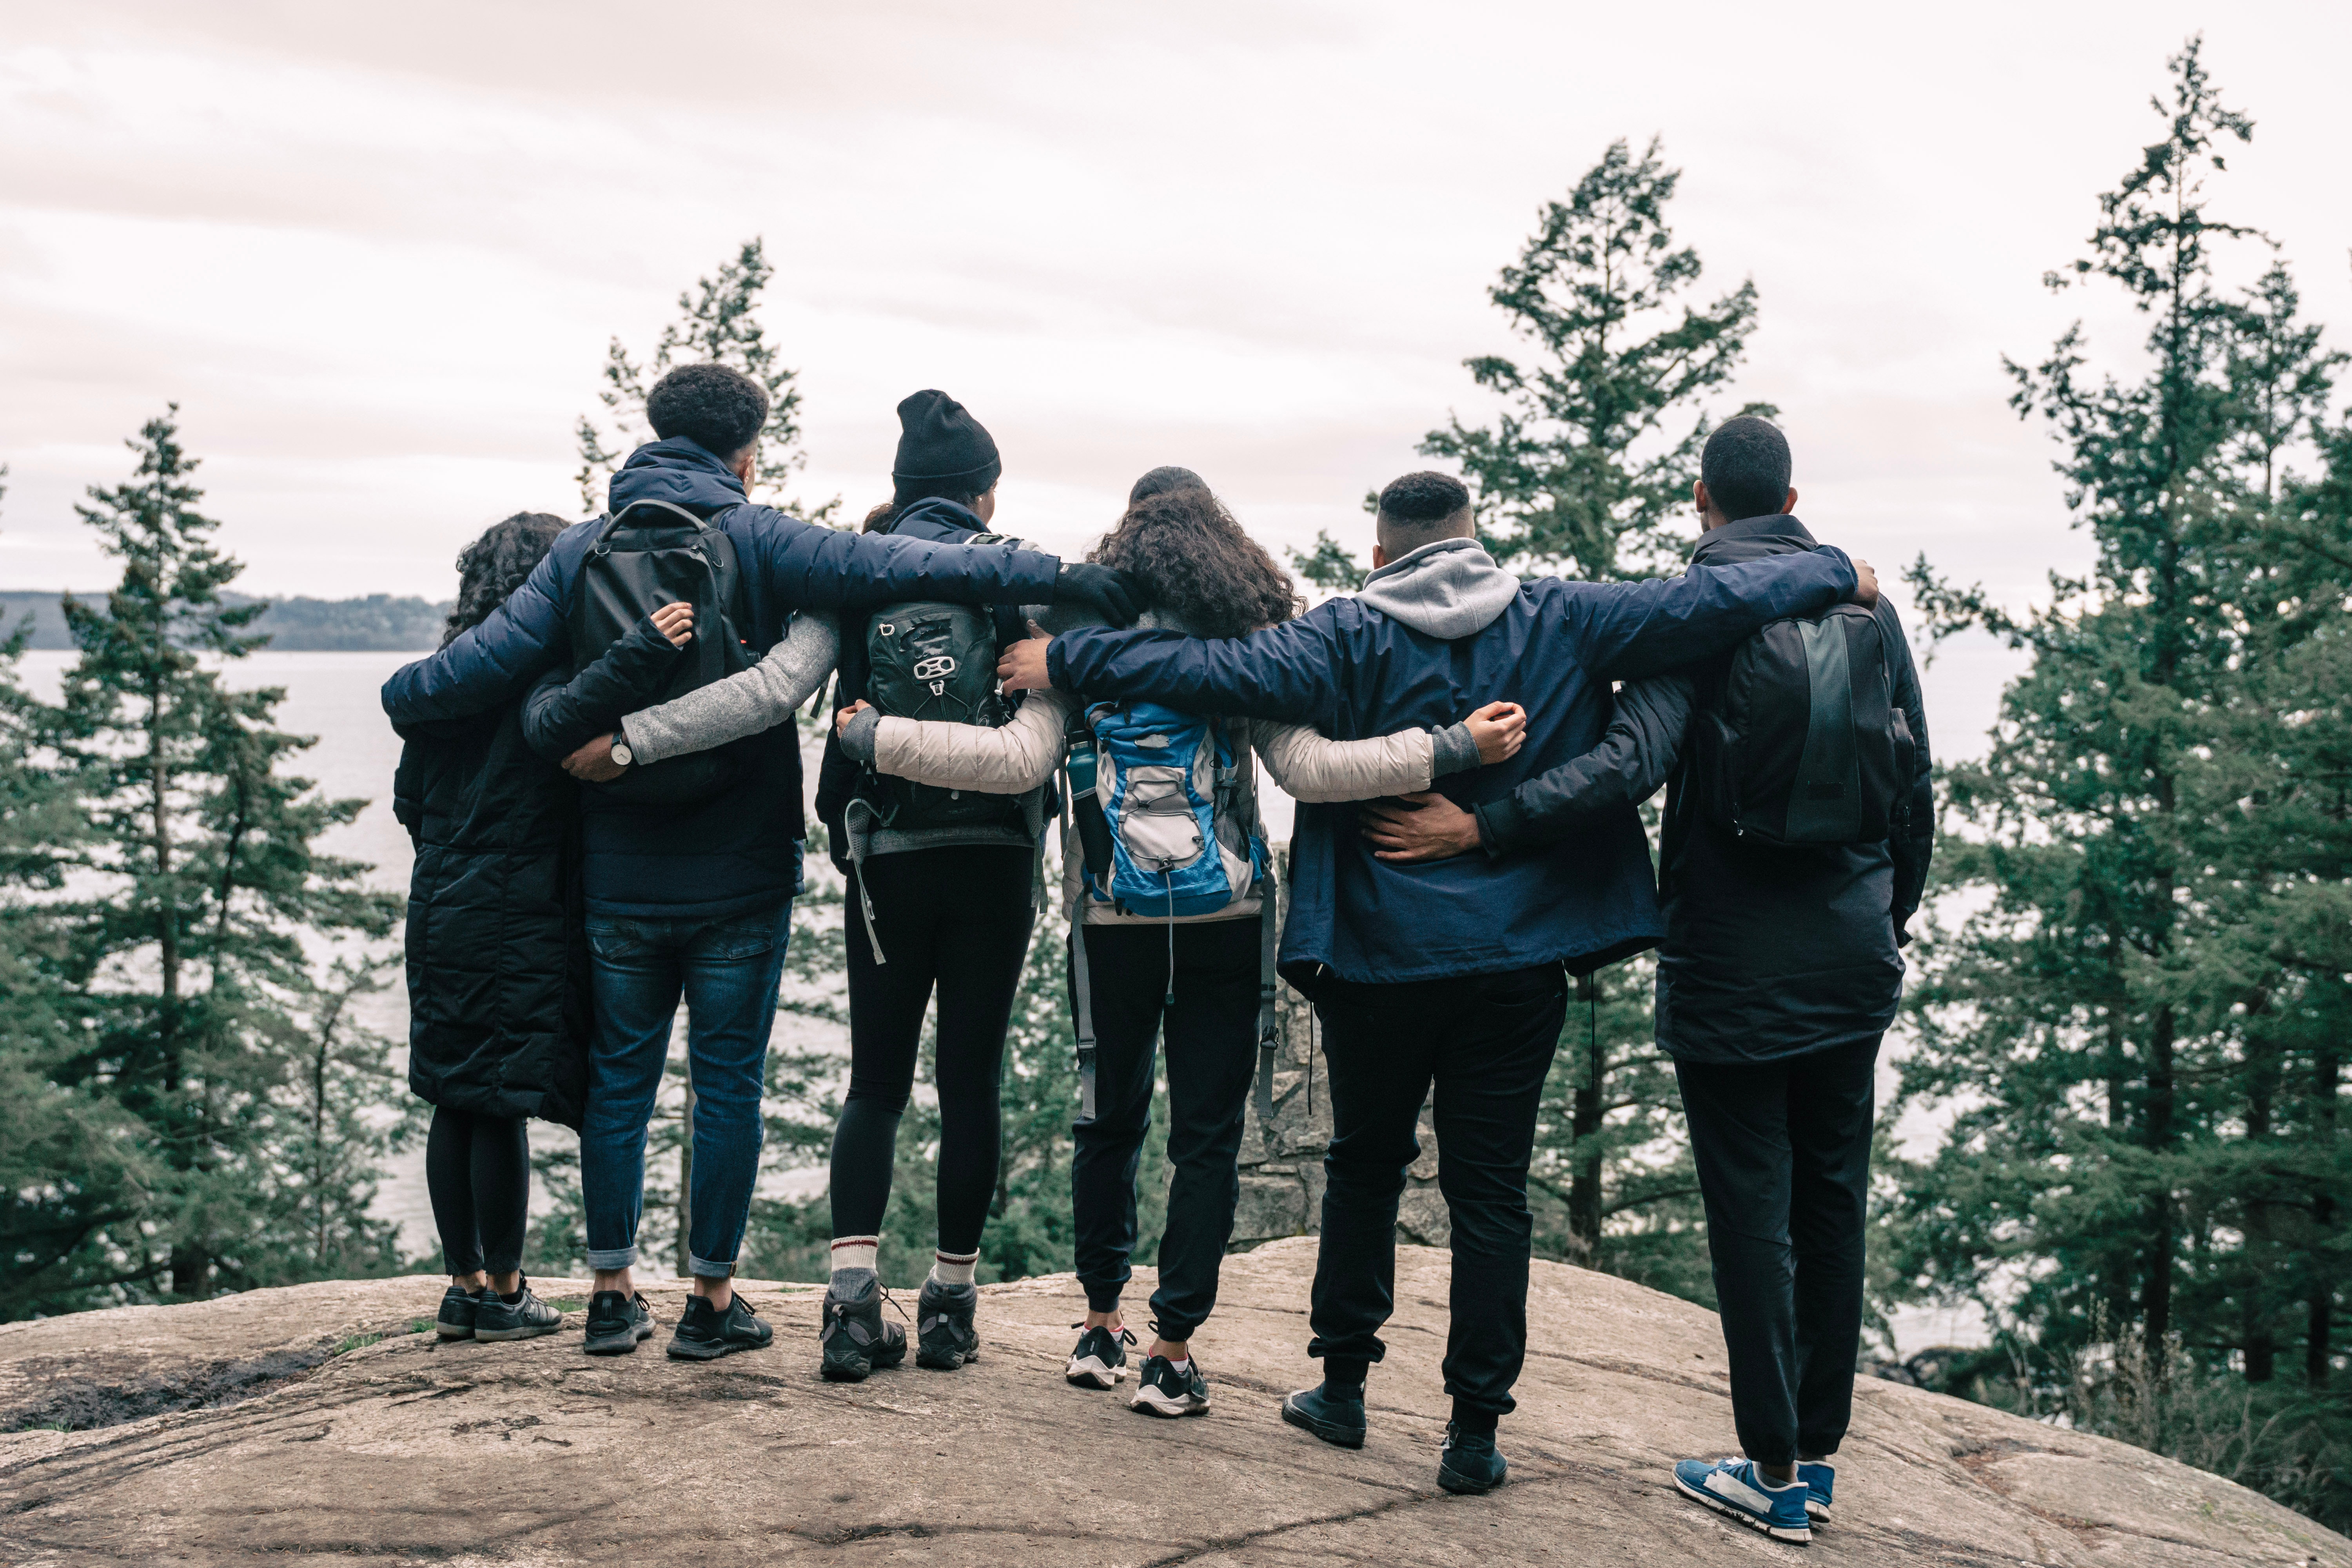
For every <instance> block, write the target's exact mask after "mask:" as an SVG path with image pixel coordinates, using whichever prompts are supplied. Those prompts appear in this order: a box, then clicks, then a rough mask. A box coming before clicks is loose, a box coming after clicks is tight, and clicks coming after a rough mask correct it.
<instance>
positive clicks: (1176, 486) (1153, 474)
mask: <svg viewBox="0 0 2352 1568" xmlns="http://www.w3.org/2000/svg"><path fill="white" fill-rule="evenodd" d="M1208 488H1209V481H1208V480H1206V479H1202V477H1201V476H1200V475H1198V474H1196V473H1194V472H1193V471H1192V469H1190V468H1178V467H1177V466H1176V465H1175V464H1173V463H1163V464H1161V465H1160V467H1159V468H1154V469H1152V470H1151V471H1150V473H1148V474H1146V475H1144V476H1143V477H1142V478H1141V479H1138V480H1136V481H1135V488H1134V489H1131V490H1129V491H1128V492H1127V504H1128V505H1129V506H1133V505H1134V504H1135V503H1136V502H1138V501H1139V500H1150V499H1151V498H1152V497H1153V496H1159V495H1166V494H1167V493H1168V492H1169V491H1170V490H1181V489H1203V490H1204V489H1208Z"/></svg>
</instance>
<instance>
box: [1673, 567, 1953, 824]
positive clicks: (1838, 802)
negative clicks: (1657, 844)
mask: <svg viewBox="0 0 2352 1568" xmlns="http://www.w3.org/2000/svg"><path fill="white" fill-rule="evenodd" d="M1690 751H1691V772H1690V774H1689V778H1690V782H1691V787H1692V789H1693V790H1694V791H1695V793H1696V797H1697V803H1698V809H1699V811H1700V814H1701V815H1702V816H1705V817H1706V819H1707V820H1708V821H1710V822H1713V823H1714V824H1716V825H1717V826H1719V827H1726V828H1728V829H1730V830H1731V831H1732V832H1733V833H1734V834H1737V835H1738V836H1739V837H1743V838H1748V839H1754V840H1758V841H1760V842H1762V843H1766V844H1775V845H1788V846H1808V847H1811V846H1824V845H1838V844H1875V843H1878V842H1880V841H1882V840H1884V839H1885V837H1887V836H1888V835H1889V834H1890V833H1891V832H1893V831H1894V829H1895V827H1896V826H1899V825H1900V824H1901V822H1902V821H1903V819H1904V816H1906V813H1907V811H1908V809H1909V801H1910V783H1911V758H1912V741H1911V725H1910V723H1909V721H1907V720H1906V719H1905V718H1904V717H1903V711H1902V710H1901V709H1899V708H1897V707H1895V703H1894V700H1893V679H1892V677H1891V675H1890V673H1889V667H1888V661H1887V657H1886V642H1885V631H1884V629H1883V628H1882V627H1881V626H1880V625H1879V621H1878V617H1877V616H1875V615H1874V614H1873V613H1872V612H1871V611H1870V610H1869V609H1868V608H1866V607H1865V606H1864V605H1833V606H1832V607H1831V608H1830V609H1828V610H1825V611H1823V612H1822V614H1820V615H1818V616H1792V617H1790V619H1788V620H1784V621H1774V622H1772V623H1771V624H1769V626H1765V627H1764V628H1763V629H1762V630H1761V631H1759V632H1758V633H1757V634H1756V635H1755V636H1754V637H1749V638H1748V640H1747V641H1746V642H1744V643H1742V644H1740V645H1739V646H1738V647H1737V648H1735V649H1733V650H1732V654H1731V658H1730V661H1729V663H1728V665H1727V668H1725V670H1724V673H1723V677H1722V682H1721V684H1720V686H1719V687H1717V688H1716V689H1713V690H1710V691H1706V692H1704V693H1703V694H1702V697H1701V700H1700V702H1699V704H1698V713H1697V715H1696V721H1694V723H1693V724H1692V726H1691V742H1690Z"/></svg>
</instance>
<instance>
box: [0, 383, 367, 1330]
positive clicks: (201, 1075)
mask: <svg viewBox="0 0 2352 1568" xmlns="http://www.w3.org/2000/svg"><path fill="white" fill-rule="evenodd" d="M131 447H132V449H133V450H134V451H135V452H137V453H138V455H139V462H138V466H137V469H136V472H135V473H134V475H133V477H132V479H131V481H130V482H129V483H127V484H123V485H119V486H114V487H111V488H104V489H100V488H93V489H91V491H90V500H91V504H89V505H88V506H84V507H82V508H81V509H80V511H81V514H82V517H83V519H84V521H87V522H88V523H89V525H90V526H91V527H92V528H93V529H94V530H96V531H97V532H98V534H99V537H100V543H101V546H102V548H104V549H105V551H106V552H107V553H108V554H110V555H111V556H113V557H114V558H115V559H117V560H119V561H121V563H122V567H123V570H122V580H121V585H120V586H119V587H118V588H117V589H116V590H115V591H114V592H113V593H112V594H111V595H110V596H109V599H108V602H107V605H106V607H105V609H104V611H103V612H100V611H99V610H97V609H95V608H93V607H91V606H89V605H83V604H81V603H80V602H79V601H76V600H73V599H70V598H69V599H68V600H67V601H66V602H65V605H64V608H65V613H66V616H67V620H68V625H69V626H70V627H71V628H72V631H73V634H74V637H75V640H76V642H77V645H78V646H79V648H80V650H81V657H80V658H79V660H78V661H77V662H76V663H75V664H74V665H73V666H72V668H69V669H68V671H67V674H66V678H65V683H64V694H63V697H62V700H61V701H60V702H59V704H58V706H57V707H55V708H40V707H36V706H32V705H21V704H20V705H16V707H15V708H14V711H15V712H16V713H17V714H18V715H19V716H20V722H19V724H18V725H17V729H16V734H15V735H13V736H12V742H14V744H13V747H12V750H14V753H15V759H16V765H17V766H18V767H19V768H20V769H22V770H23V771H24V773H25V776H26V778H27V780H28V781H29V782H28V784H27V787H28V788H31V789H37V790H38V791H40V792H44V793H46V794H47V795H48V796H49V798H50V801H51V804H52V805H56V804H57V803H58V802H60V801H62V800H64V799H68V798H69V799H70V800H71V801H72V803H73V805H74V808H75V813H76V816H77V817H78V818H79V820H78V821H77V822H75V823H74V824H72V825H71V830H70V832H69V833H68V831H67V829H66V828H64V827H59V828H58V829H56V830H53V831H51V832H49V833H48V834H47V835H46V837H47V844H46V845H45V846H40V847H36V848H35V849H34V850H33V851H32V853H33V855H34V856H35V857H36V860H35V865H36V867H37V872H36V875H35V877H34V878H33V880H36V881H39V880H42V879H51V878H54V877H55V876H56V875H57V874H58V873H62V874H63V877H64V880H63V882H62V883H61V884H53V885H55V887H56V891H55V893H54V895H53V896H50V897H47V898H44V899H38V900H32V901H29V902H26V903H22V904H19V905H18V906H17V907H16V909H15V910H12V911H11V913H12V918H13V919H14V920H15V921H16V922H18V925H19V929H21V930H23V931H27V932H31V933H34V935H33V940H31V941H30V942H20V943H19V945H18V948H17V952H18V953H19V954H20V955H29V959H30V962H31V963H33V964H34V965H35V966H36V968H37V972H38V973H40V974H41V975H42V976H43V977H44V979H45V981H47V982H50V983H52V984H53V985H54V989H53V990H47V1002H46V1003H45V1004H37V1005H43V1006H44V1007H45V1011H46V1021H45V1020H44V1017H43V1016H40V1015H34V1016H30V1017H29V1018H28V1019H27V1020H26V1023H25V1025H24V1026H23V1027H24V1029H25V1032H24V1033H23V1034H22V1035H21V1036H19V1035H17V1034H16V1032H15V1027H14V1025H15V1020H12V1030H11V1037H10V1039H9V1042H8V1044H9V1047H10V1048H9V1053H8V1057H9V1062H10V1065H11V1068H12V1070H14V1071H15V1072H16V1074H17V1075H18V1076H19V1078H20V1080H21V1081H23V1082H24V1083H25V1084H26V1093H27V1094H28V1095H29V1096H31V1097H32V1098H33V1099H35V1100H37V1102H39V1103H41V1104H43V1105H45V1106H47V1108H48V1111H49V1112H54V1114H53V1115H51V1116H50V1120H49V1125H50V1128H51V1131H50V1133H49V1137H50V1139H51V1143H50V1147H52V1148H53V1149H54V1150H55V1151H56V1152H55V1154H54V1156H52V1157H53V1158H55V1159H56V1160H57V1161H58V1163H56V1164H54V1165H51V1166H49V1167H48V1169H49V1172H50V1174H51V1177H52V1185H53V1188H54V1189H55V1190H56V1191H58V1193H60V1194H64V1193H67V1192H68V1191H71V1192H76V1193H79V1192H82V1191H84V1190H85V1189H86V1190H87V1191H88V1192H90V1193H101V1192H102V1193H107V1194H111V1197H110V1200H109V1201H107V1202H105V1203H102V1204H97V1203H85V1204H83V1205H81V1206H80V1208H79V1210H78V1211H76V1212H77V1213H78V1214H79V1216H80V1217H83V1218H88V1219H89V1221H90V1223H89V1224H88V1225H87V1226H84V1227H81V1228H79V1229H77V1228H75V1227H74V1226H52V1227H51V1229H50V1231H49V1233H48V1235H49V1239H48V1241H47V1243H46V1244H45V1245H42V1246H40V1247H19V1248H18V1249H17V1251H16V1255H15V1257H14V1258H12V1260H11V1263H10V1270H9V1276H8V1278H7V1280H6V1282H5V1292H6V1300H5V1307H6V1310H8V1311H10V1312H11V1313H12V1314H19V1315H20V1314H22V1313H24V1312H26V1311H41V1312H47V1311H56V1310H64V1309H67V1308H70V1307H75V1306H83V1305H98V1304H103V1303H105V1302H109V1301H112V1300H153V1299H156V1298H158V1297H161V1296H164V1295H173V1296H179V1297H194V1296H203V1295H206V1294H209V1293H211V1292H212V1291H214V1290H216V1289H238V1288H243V1287H245V1286H248V1285H253V1284H264V1283H276V1282H279V1281H282V1280H286V1279H309V1278H318V1277H321V1276H326V1275H336V1274H344V1273H349V1272H353V1271H356V1270H362V1269H384V1268H391V1267H393V1265H394V1262H395V1258H394V1254H393V1238H392V1228H391V1226H389V1225H387V1224H385V1223H383V1222H382V1221H379V1220H375V1219H373V1218H371V1217H369V1215H367V1213H366V1208H367V1202H368V1199H369V1197H370V1196H371V1195H372V1194H373V1181H374V1174H373V1173H374V1170H375V1168H376V1166H377V1164H378V1163H379V1162H380V1159H381V1155H382V1152H383V1135H382V1134H381V1133H380V1132H376V1131H372V1129H373V1127H374V1125H375V1122H376V1120H377V1119H376V1118H375V1117H373V1115H372V1111H373V1109H374V1108H375V1107H378V1106H381V1105H382V1104H383V1102H384V1101H385V1100H387V1098H388V1096H389V1089H388V1087H387V1086H386V1083H385V1080H384V1079H383V1072H384V1068H383V1047H382V1043H381V1042H377V1041H371V1040H369V1039H368V1038H366V1037H364V1036H363V1035H361V1034H359V1033H357V1032H355V1031H353V1030H352V1029H351V1028H350V1026H348V1023H347V1022H346V1021H345V1017H344V1006H345V1003H346V1001H347V999H348V996H349V994H351V991H352V985H353V984H357V983H361V982H360V981H359V979H358V977H360V976H362V975H364V973H365V966H364V964H363V963H362V965H361V967H359V968H356V969H352V970H347V971H346V972H345V978H343V979H341V980H339V981H336V982H333V983H328V984H322V983H321V982H320V979H319V978H318V972H319V970H320V967H321V966H322V965H323V964H324V963H327V962H328V947H329V944H331V943H333V942H338V941H341V940H345V939H365V938H370V937H379V936H382V935H383V934H385V933H386V932H387V931H389V930H390V928H391V923H392V920H393V916H394V910H395V909H396V900H391V899H388V898H385V897H383V896H382V895H378V894H373V893H370V892H367V891H366V890H364V889H363V888H362V886H361V880H360V879H361V876H362V873H363V872H364V871H365V869H366V868H365V867H363V866H361V865H359V864H357V863H355V862H352V861H347V860H339V859H333V858H328V857H325V856H322V855H320V854H319V853H317V851H316V850H315V848H314V847H313V844H314V840H315V839H316V838H317V837H318V835H319V834H320V833H321V832H324V831H325V830H326V829H328V828H329V827H331V826H337V825H340V824H342V823H346V822H349V821H351V820H352V818H353V817H354V816H357V815H358V813H359V810H360V808H361V806H362V802H359V801H327V800H321V799H320V798H318V797H317V796H316V795H313V794H312V793H311V790H310V783H309V781H307V780H303V779H299V778H293V777H289V776H287V775H285V774H284V773H280V772H279V768H280V765H281V763H285V762H287V761H289V760H290V758H291V757H292V756H293V755H294V754H296V753H297V752H299V751H300V750H302V749H303V748H305V747H307V746H308V745H310V741H308V740H307V739H304V738H301V737H298V736H293V735H288V734H286V733H284V732H282V731H278V730H276V729H274V728H272V727H271V724H270V720H271V717H272V714H273V713H274V711H275V710H276V708H277V705H278V702H279V700H281V699H282V696H283V694H282V693H281V692H278V691H277V690H274V689H262V690H247V691H240V690H236V689H231V688H230V687H229V686H228V684H227V683H226V681H225V680H224V679H223V676H222V667H223V666H225V665H226V664H227V663H228V662H229V661H232V660H235V659H237V658H243V657H244V656H245V655H247V653H249V652H250V651H251V650H252V649H253V647H255V646H256V645H257V641H258V640H259V639H257V637H255V636H254V635H253V634H252V633H251V632H250V630H249V627H250V626H251V623H252V622H253V621H254V620H255V618H256V617H257V616H258V615H259V614H260V610H261V605H258V604H249V605H241V606H236V607H231V606H229V605H226V604H225V603H224V601H223V598H222V589H223V588H224V586H225V585H226V584H227V583H229V582H230V581H231V580H233V579H234V578H235V576H236V573H237V572H238V570H239V567H238V565H237V563H236V562H235V561H233V560H231V559H229V558H228V557H226V556H225V555H223V554H222V553H221V552H219V551H218V549H217V548H216V547H215V545H214V544H213V542H212V534H213V531H214V530H215V523H214V522H213V521H211V520H210V519H208V518H206V517H205V516H204V515H202V514H201V513H200V512H199V511H198V510H196V507H197V503H198V501H199V500H201V492H200V491H199V490H198V489H196V487H195V486H194V483H193V482H192V478H191V476H192V474H193V471H194V467H195V463H194V459H192V458H188V457H187V455H186V454H185V453H184V451H183V449H182V448H181V447H180V445H179V438H178V432H177V429H176V427H175V426H174V424H173V419H172V417H171V416H165V417H163V418H161V419H156V420H152V421H151V422H150V423H149V424H148V425H147V426H145V428H144V429H143V430H142V432H141V434H140V437H139V438H138V439H137V440H135V441H133V442H132V443H131ZM35 837H43V836H42V835H35ZM21 961H22V960H21V959H20V962H21ZM43 989H46V987H45V988H43ZM36 994H39V993H38V992H37V993H36ZM298 1066H299V1068H301V1069H302V1070H300V1071H299V1072H298V1071H296V1070H295V1069H296V1068H298ZM45 1114H46V1113H45ZM100 1133H103V1134H105V1135H106V1137H107V1139H108V1141H109V1142H110V1143H111V1144H112V1145H114V1152H111V1153H110V1154H107V1155H106V1156H104V1157H99V1156H97V1155H96V1153H95V1152H94V1145H93V1143H92V1140H93V1139H94V1138H95V1137H96V1136H98V1135H99V1134H100ZM322 1135H323V1136H325V1137H328V1138H331V1140H332V1141H333V1142H335V1144H336V1145H337V1147H336V1148H335V1149H334V1150H333V1151H331V1152H329V1151H325V1150H323V1149H320V1148H315V1147H312V1146H311V1145H312V1144H315V1143H317V1142H320V1138H321V1137H322ZM346 1146H347V1147H346ZM20 1201H21V1200H20ZM56 1206H58V1208H60V1209H61V1210H66V1209H72V1208H73V1207H74V1205H72V1204H71V1203H69V1202H67V1201H66V1200H65V1199H64V1198H62V1197H61V1198H60V1200H59V1202H58V1205H56Z"/></svg>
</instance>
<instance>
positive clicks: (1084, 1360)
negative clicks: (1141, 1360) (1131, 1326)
mask: <svg viewBox="0 0 2352 1568" xmlns="http://www.w3.org/2000/svg"><path fill="white" fill-rule="evenodd" d="M1070 1327H1072V1328H1074V1329H1086V1331H1085V1332H1084V1333H1082V1334H1080V1335H1079V1336H1078V1348H1077V1349H1076V1350H1074V1351H1072V1352H1070V1364H1069V1365H1068V1366H1066V1367H1065V1368H1064V1369H1063V1371H1062V1375H1063V1376H1064V1377H1066V1378H1067V1379H1069V1381H1070V1382H1071V1383H1073V1384H1076V1385H1077V1386H1078V1387H1080V1388H1116V1387H1118V1380H1119V1379H1120V1378H1123V1377H1125V1376H1126V1375H1127V1347H1128V1346H1129V1345H1131V1344H1133V1343H1134V1342H1135V1336H1134V1335H1133V1334H1131V1333H1129V1332H1128V1331H1127V1330H1126V1329H1124V1328H1117V1329H1112V1328H1105V1327H1101V1326H1099V1325H1098V1326H1097V1327H1095V1328H1091V1329H1087V1328H1086V1325H1085V1324H1083V1323H1072V1324H1071V1325H1070Z"/></svg>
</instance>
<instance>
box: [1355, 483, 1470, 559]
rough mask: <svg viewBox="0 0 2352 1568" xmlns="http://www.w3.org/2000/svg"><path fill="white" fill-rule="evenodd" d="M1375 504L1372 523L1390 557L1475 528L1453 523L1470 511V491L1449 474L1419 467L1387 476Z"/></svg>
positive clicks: (1461, 535)
mask: <svg viewBox="0 0 2352 1568" xmlns="http://www.w3.org/2000/svg"><path fill="white" fill-rule="evenodd" d="M1379 504H1380V514H1379V516H1378V518H1377V519H1376V520H1375V521H1376V525H1377V527H1378V528H1379V530H1380V538H1381V545H1382V546H1383V547H1385V548H1386V549H1387V551H1388V552H1389V553H1390V554H1391V556H1396V555H1402V554H1404V553H1406V552H1409V551H1414V550H1418V549H1420V548H1421V547H1422V546H1423V545H1424V544H1434V543H1435V542H1437V541H1439V540H1441V539H1458V538H1462V537H1465V536H1466V535H1468V534H1471V533H1474V532H1475V530H1473V529H1464V528H1457V527H1454V526H1453V523H1454V519H1456V518H1459V517H1461V516H1462V515H1463V514H1464V513H1465V512H1467V511H1468V510H1470V491H1469V489H1468V488H1467V487H1466V486H1465V485H1464V484H1463V483H1462V481H1461V480H1460V479H1455V478H1454V476H1453V475H1452V474H1441V473H1437V472H1435V471H1433V470H1431V469H1423V471H1422V472H1420V473H1417V474H1406V475H1404V476H1402V478H1399V479H1391V480H1390V481H1389V482H1388V488H1387V489H1383V490H1381V499H1380V503H1379Z"/></svg>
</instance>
